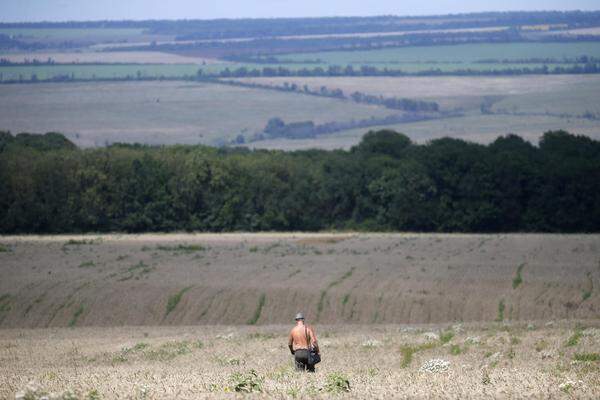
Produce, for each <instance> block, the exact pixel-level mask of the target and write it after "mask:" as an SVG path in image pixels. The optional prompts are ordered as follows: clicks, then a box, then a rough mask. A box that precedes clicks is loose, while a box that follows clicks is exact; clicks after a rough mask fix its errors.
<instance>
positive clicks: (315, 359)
mask: <svg viewBox="0 0 600 400" xmlns="http://www.w3.org/2000/svg"><path fill="white" fill-rule="evenodd" d="M304 334H305V335H306V344H308V365H315V364H318V363H320V362H321V355H320V354H319V353H317V349H315V348H314V347H313V346H311V344H310V339H309V337H308V330H307V329H306V326H305V327H304Z"/></svg>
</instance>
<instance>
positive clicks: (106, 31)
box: [0, 28, 173, 45]
mask: <svg viewBox="0 0 600 400" xmlns="http://www.w3.org/2000/svg"><path fill="white" fill-rule="evenodd" d="M0 34H4V35H8V36H11V37H13V38H15V39H17V40H21V41H24V42H36V43H45V44H48V43H50V44H52V43H55V44H60V43H61V42H71V43H75V44H86V45H87V44H91V43H108V42H110V43H117V42H133V41H135V42H139V41H147V42H151V41H153V40H170V39H172V38H173V37H172V36H167V35H152V34H146V33H145V32H144V29H138V28H87V29H85V28H0Z"/></svg>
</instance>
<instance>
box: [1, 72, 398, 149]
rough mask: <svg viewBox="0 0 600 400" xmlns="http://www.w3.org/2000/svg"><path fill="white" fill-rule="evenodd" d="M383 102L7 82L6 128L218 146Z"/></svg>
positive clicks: (86, 138)
mask: <svg viewBox="0 0 600 400" xmlns="http://www.w3.org/2000/svg"><path fill="white" fill-rule="evenodd" d="M389 111H390V110H387V109H384V108H382V107H376V106H370V105H364V104H356V103H353V102H349V101H339V100H335V99H328V98H315V97H310V96H300V95H297V94H293V93H282V92H272V91H269V90H258V89H246V88H240V87H233V86H225V85H215V84H204V83H188V82H126V83H125V82H120V83H106V82H96V83H66V84H65V83H47V84H46V83H44V84H35V85H32V84H23V85H18V84H16V85H5V86H4V87H3V88H2V96H0V130H10V131H11V132H13V133H19V132H35V133H44V132H49V131H54V132H61V133H64V134H66V135H67V137H68V138H69V139H71V140H73V141H74V142H75V143H76V144H78V145H81V146H86V147H87V146H102V145H104V144H105V143H106V142H108V143H112V142H130V143H131V142H139V143H146V144H175V143H179V144H199V143H202V144H211V145H214V144H219V143H221V142H223V141H228V140H231V139H233V138H235V137H236V136H237V135H238V134H240V133H244V134H246V135H248V136H251V135H252V134H254V133H255V132H259V131H262V129H264V127H265V126H266V124H267V121H268V120H269V119H271V118H273V117H280V118H282V119H283V120H285V121H286V122H292V121H308V120H312V121H314V122H315V123H324V122H331V121H347V120H349V119H352V118H355V119H362V118H369V117H371V116H375V117H381V116H385V115H389V114H390V112H389Z"/></svg>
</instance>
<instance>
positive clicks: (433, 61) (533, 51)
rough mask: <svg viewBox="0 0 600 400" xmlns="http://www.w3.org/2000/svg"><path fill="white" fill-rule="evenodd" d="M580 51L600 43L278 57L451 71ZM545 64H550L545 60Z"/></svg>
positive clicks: (598, 53)
mask: <svg viewBox="0 0 600 400" xmlns="http://www.w3.org/2000/svg"><path fill="white" fill-rule="evenodd" d="M581 55H588V56H594V57H600V43H598V42H573V43H495V44H493V43H483V44H462V45H451V46H423V47H400V48H390V49H381V50H365V51H331V52H317V53H296V54H286V55H282V56H279V57H278V60H279V61H289V62H299V61H305V60H315V61H317V60H318V61H319V62H321V63H325V64H329V65H342V66H344V65H354V66H360V65H372V66H378V67H381V68H383V67H388V68H395V69H402V70H405V71H407V72H416V71H420V70H428V69H440V70H442V71H452V70H458V69H464V68H472V69H477V70H490V69H500V68H525V67H530V68H531V67H533V66H535V65H536V64H479V63H475V61H478V60H486V59H502V60H504V59H508V60H515V59H531V58H558V59H562V58H563V57H567V58H574V57H579V56H581ZM548 66H549V67H551V66H552V65H550V64H548Z"/></svg>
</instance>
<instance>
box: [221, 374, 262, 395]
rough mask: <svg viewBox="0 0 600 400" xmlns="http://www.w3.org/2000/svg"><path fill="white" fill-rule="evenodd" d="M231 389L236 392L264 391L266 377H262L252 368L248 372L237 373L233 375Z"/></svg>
mask: <svg viewBox="0 0 600 400" xmlns="http://www.w3.org/2000/svg"><path fill="white" fill-rule="evenodd" d="M229 380H230V381H231V389H232V390H233V391H234V392H240V393H252V392H262V391H263V388H262V385H263V381H264V378H262V377H260V376H259V375H258V373H257V372H256V371H255V370H250V372H247V373H239V372H238V373H235V374H233V375H231V377H230V379H229Z"/></svg>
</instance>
